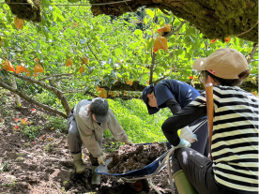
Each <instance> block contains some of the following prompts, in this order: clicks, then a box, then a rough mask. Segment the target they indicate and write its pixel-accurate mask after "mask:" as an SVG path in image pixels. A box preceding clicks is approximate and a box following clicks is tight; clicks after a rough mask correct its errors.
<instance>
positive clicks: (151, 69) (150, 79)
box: [149, 52, 156, 84]
mask: <svg viewBox="0 0 259 194" xmlns="http://www.w3.org/2000/svg"><path fill="white" fill-rule="evenodd" d="M155 59H156V53H154V52H153V54H152V62H151V67H150V76H149V84H152V81H153V73H154V72H153V71H154V65H155Z"/></svg>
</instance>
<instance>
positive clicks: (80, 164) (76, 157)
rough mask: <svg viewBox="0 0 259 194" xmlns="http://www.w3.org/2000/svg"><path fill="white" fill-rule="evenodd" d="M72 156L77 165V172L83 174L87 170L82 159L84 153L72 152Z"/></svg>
mask: <svg viewBox="0 0 259 194" xmlns="http://www.w3.org/2000/svg"><path fill="white" fill-rule="evenodd" d="M72 158H73V163H74V165H75V167H76V173H77V174H82V173H84V172H85V166H84V163H83V160H82V153H81V152H80V153H78V154H72Z"/></svg>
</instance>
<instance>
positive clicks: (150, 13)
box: [146, 9, 155, 19]
mask: <svg viewBox="0 0 259 194" xmlns="http://www.w3.org/2000/svg"><path fill="white" fill-rule="evenodd" d="M146 14H147V15H149V16H150V17H151V18H152V19H153V18H154V16H155V13H154V11H152V10H151V9H147V10H146Z"/></svg>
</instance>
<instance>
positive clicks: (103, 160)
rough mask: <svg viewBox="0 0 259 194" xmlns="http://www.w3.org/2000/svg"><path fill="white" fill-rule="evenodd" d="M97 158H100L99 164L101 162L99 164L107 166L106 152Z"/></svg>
mask: <svg viewBox="0 0 259 194" xmlns="http://www.w3.org/2000/svg"><path fill="white" fill-rule="evenodd" d="M97 160H98V164H99V165H100V164H102V165H104V166H105V160H106V156H105V154H104V153H102V155H101V156H99V157H98V158H97Z"/></svg>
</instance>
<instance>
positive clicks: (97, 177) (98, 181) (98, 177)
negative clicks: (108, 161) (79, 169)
mask: <svg viewBox="0 0 259 194" xmlns="http://www.w3.org/2000/svg"><path fill="white" fill-rule="evenodd" d="M96 168H97V166H92V172H93V177H92V185H100V184H101V175H100V174H97V173H95V169H96Z"/></svg>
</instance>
